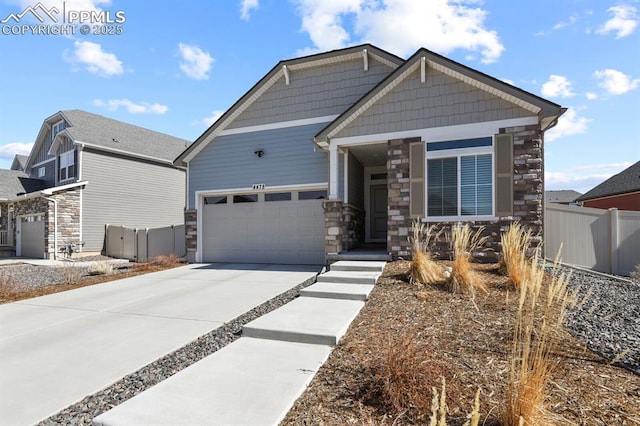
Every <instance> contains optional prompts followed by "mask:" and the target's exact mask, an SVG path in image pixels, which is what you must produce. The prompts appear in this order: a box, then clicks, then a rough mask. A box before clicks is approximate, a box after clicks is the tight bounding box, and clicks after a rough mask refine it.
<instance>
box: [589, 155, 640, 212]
mask: <svg viewBox="0 0 640 426" xmlns="http://www.w3.org/2000/svg"><path fill="white" fill-rule="evenodd" d="M576 201H578V202H580V203H581V204H582V205H583V206H584V207H593V208H596V209H610V208H613V207H615V208H617V209H618V210H634V211H640V161H638V162H637V163H635V164H634V165H632V166H631V167H629V168H627V169H625V170H623V171H621V172H620V173H618V174H617V175H614V176H611V177H610V178H609V179H607V180H605V181H604V182H602V183H601V184H600V185H598V186H596V187H595V188H593V189H592V190H590V191H588V192H587V193H586V194H584V195H582V196H581V197H579V198H578V199H577V200H576Z"/></svg>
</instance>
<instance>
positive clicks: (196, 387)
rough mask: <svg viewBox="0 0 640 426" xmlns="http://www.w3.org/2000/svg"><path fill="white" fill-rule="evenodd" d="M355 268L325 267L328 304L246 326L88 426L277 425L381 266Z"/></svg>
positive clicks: (304, 305) (311, 301) (314, 299)
mask: <svg viewBox="0 0 640 426" xmlns="http://www.w3.org/2000/svg"><path fill="white" fill-rule="evenodd" d="M357 263H358V265H356V264H354V263H353V262H350V263H345V264H341V262H337V263H335V264H334V265H332V271H331V272H330V273H328V274H326V275H328V276H329V278H328V279H329V281H325V282H323V283H321V284H326V282H331V283H334V284H335V286H333V287H332V288H333V290H331V289H329V288H327V287H326V286H323V287H322V293H324V294H326V295H327V297H319V295H318V294H317V292H316V293H315V294H313V295H309V296H302V297H300V298H298V299H295V300H293V301H292V302H289V303H288V304H286V305H284V306H282V307H280V308H278V309H276V310H274V311H271V312H270V313H268V314H266V315H263V316H261V317H259V318H257V319H256V320H254V321H251V322H250V323H248V324H246V325H245V326H244V330H243V337H241V338H240V339H238V340H236V341H235V342H233V343H231V344H230V345H228V346H225V347H224V348H222V349H221V350H219V351H218V352H215V353H214V354H212V355H210V356H208V357H206V358H204V359H203V360H201V361H199V362H197V363H195V364H193V365H192V366H190V367H188V368H186V369H184V370H182V371H180V372H179V373H177V374H175V375H174V376H172V377H170V378H169V379H167V380H165V381H163V382H161V383H159V384H158V385H156V386H154V387H152V388H150V389H148V390H146V391H145V392H142V393H141V394H138V395H137V396H135V397H133V398H131V399H129V400H128V401H125V402H124V403H123V404H121V405H119V406H117V407H115V408H113V409H111V410H110V411H107V412H106V413H103V414H101V415H99V416H98V417H96V418H95V419H94V425H96V426H125V425H156V426H157V425H167V426H168V425H176V424H185V425H186V424H188V425H277V424H278V423H279V422H280V421H281V420H282V419H283V418H284V416H285V415H286V414H287V412H288V411H289V409H290V408H291V406H292V405H293V403H294V402H295V400H296V399H297V398H298V397H299V396H300V395H301V394H302V392H304V390H305V389H306V387H307V385H308V384H309V382H310V381H311V379H312V378H313V376H314V375H315V374H316V372H317V371H318V369H319V368H320V366H321V365H322V364H323V363H324V362H325V361H326V359H327V357H328V356H329V354H330V352H331V349H332V347H333V345H335V344H336V343H337V341H338V340H339V339H340V337H341V336H342V335H343V334H344V333H345V332H346V330H347V328H348V327H349V324H350V323H351V321H352V320H353V319H354V318H355V317H356V315H357V314H358V312H359V311H360V309H361V308H362V307H363V306H364V301H363V300H364V299H366V295H368V294H369V292H370V291H371V287H372V285H371V283H372V282H373V283H375V281H376V280H377V278H378V276H379V275H380V273H381V272H382V268H383V267H384V264H385V262H357ZM323 275H324V274H323ZM323 275H320V276H319V277H318V280H320V279H321V277H323ZM324 279H325V280H326V279H327V278H324ZM316 285H318V284H314V285H312V286H310V287H307V289H310V288H312V287H314V286H316ZM340 285H343V286H345V288H346V289H347V291H346V292H343V291H342V290H341V289H340ZM357 286H360V287H361V290H360V292H359V293H358V292H357V291H356V290H354V287H357ZM355 293H358V294H360V297H358V299H359V300H354V298H353V295H354V294H355ZM341 295H342V296H343V297H341ZM247 336H249V337H247Z"/></svg>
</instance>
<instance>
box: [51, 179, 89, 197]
mask: <svg viewBox="0 0 640 426" xmlns="http://www.w3.org/2000/svg"><path fill="white" fill-rule="evenodd" d="M88 183H89V182H88V181H81V182H73V183H68V184H66V185H60V186H54V187H53V188H47V189H43V190H42V191H40V192H41V193H43V194H44V195H53V194H55V193H56V192H60V191H66V190H67V189H72V188H75V187H77V186H85V185H87V184H88Z"/></svg>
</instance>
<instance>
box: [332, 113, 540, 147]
mask: <svg viewBox="0 0 640 426" xmlns="http://www.w3.org/2000/svg"><path fill="white" fill-rule="evenodd" d="M534 124H538V117H524V118H511V119H508V120H496V121H484V122H481V123H470V124H458V125H455V126H443V127H430V128H427V129H415V130H403V131H399V132H391V133H378V134H373V135H362V136H350V137H346V138H334V139H332V140H331V144H332V145H333V144H336V145H338V146H349V145H366V144H371V143H373V142H375V141H378V142H386V141H389V140H393V139H406V138H412V137H421V138H422V140H423V141H425V142H442V141H447V140H451V139H452V138H455V139H470V138H477V137H482V136H493V135H494V134H496V133H497V132H498V130H499V129H501V128H504V127H517V126H528V125H534Z"/></svg>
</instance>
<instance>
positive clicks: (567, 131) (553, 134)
mask: <svg viewBox="0 0 640 426" xmlns="http://www.w3.org/2000/svg"><path fill="white" fill-rule="evenodd" d="M590 121H591V120H589V119H588V118H585V117H579V116H578V113H577V112H576V110H575V109H573V108H569V110H568V111H567V112H565V113H564V114H563V115H562V116H561V117H560V118H559V119H558V124H556V126H555V127H552V128H551V130H549V131H548V132H546V133H545V140H546V141H548V142H552V141H554V140H556V139H558V138H562V137H565V136H571V135H577V134H580V133H585V132H586V131H587V125H588V124H589V122H590Z"/></svg>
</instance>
